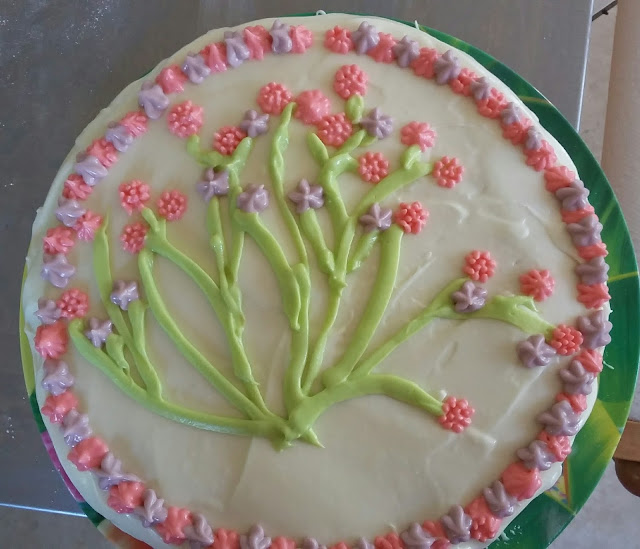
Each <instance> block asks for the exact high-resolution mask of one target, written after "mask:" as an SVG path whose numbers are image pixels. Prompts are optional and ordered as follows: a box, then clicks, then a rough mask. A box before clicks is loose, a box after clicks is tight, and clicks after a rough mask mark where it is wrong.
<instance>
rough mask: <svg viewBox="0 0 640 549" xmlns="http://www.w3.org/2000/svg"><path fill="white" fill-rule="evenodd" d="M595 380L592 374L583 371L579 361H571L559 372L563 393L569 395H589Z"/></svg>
mask: <svg viewBox="0 0 640 549" xmlns="http://www.w3.org/2000/svg"><path fill="white" fill-rule="evenodd" d="M595 378H596V376H595V375H594V374H593V373H592V372H588V371H587V370H585V369H584V366H583V365H582V363H581V362H580V361H579V360H572V361H571V362H570V363H569V365H568V366H566V367H565V368H563V369H562V370H560V379H561V380H562V382H563V387H564V391H565V393H569V394H571V395H590V394H591V390H592V384H593V380H594V379H595Z"/></svg>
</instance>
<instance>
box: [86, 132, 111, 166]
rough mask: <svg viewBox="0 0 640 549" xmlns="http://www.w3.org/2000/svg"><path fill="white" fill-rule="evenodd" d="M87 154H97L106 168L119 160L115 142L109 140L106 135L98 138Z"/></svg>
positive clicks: (88, 148)
mask: <svg viewBox="0 0 640 549" xmlns="http://www.w3.org/2000/svg"><path fill="white" fill-rule="evenodd" d="M87 154H90V155H91V156H95V157H96V158H97V159H98V160H99V161H100V164H102V165H103V166H104V167H105V168H110V167H111V166H112V165H113V164H115V162H116V161H117V160H118V151H117V150H116V148H115V147H114V146H113V143H111V142H109V141H107V140H106V139H105V138H104V137H103V138H101V139H96V140H95V141H94V142H93V143H91V145H89V147H87Z"/></svg>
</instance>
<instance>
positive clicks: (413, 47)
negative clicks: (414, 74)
mask: <svg viewBox="0 0 640 549" xmlns="http://www.w3.org/2000/svg"><path fill="white" fill-rule="evenodd" d="M392 50H393V55H394V56H395V58H396V62H397V63H398V65H399V66H401V67H402V68H403V69H404V68H407V67H408V66H409V65H411V62H412V61H413V60H414V59H415V58H416V57H418V56H419V55H420V47H419V46H418V42H416V41H415V40H411V38H409V37H408V36H403V37H402V40H400V42H398V43H397V44H395V45H394V46H393V48H392Z"/></svg>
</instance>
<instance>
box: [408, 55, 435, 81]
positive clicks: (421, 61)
mask: <svg viewBox="0 0 640 549" xmlns="http://www.w3.org/2000/svg"><path fill="white" fill-rule="evenodd" d="M436 59H438V52H437V51H436V50H434V49H433V48H420V54H419V55H418V57H416V58H415V59H414V60H413V61H412V62H411V68H412V69H413V72H414V74H415V75H416V76H422V77H423V78H433V76H434V74H435V72H434V69H433V67H434V64H435V62H436Z"/></svg>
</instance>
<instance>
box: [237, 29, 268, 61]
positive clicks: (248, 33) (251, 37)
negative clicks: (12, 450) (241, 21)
mask: <svg viewBox="0 0 640 549" xmlns="http://www.w3.org/2000/svg"><path fill="white" fill-rule="evenodd" d="M242 32H243V36H244V42H245V44H246V45H247V47H248V48H249V53H250V54H251V59H258V60H260V59H263V58H264V54H265V53H267V52H268V51H270V50H271V35H270V34H269V31H268V30H267V29H265V28H264V27H263V26H262V25H255V26H253V27H247V28H246V29H244V31H242Z"/></svg>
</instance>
